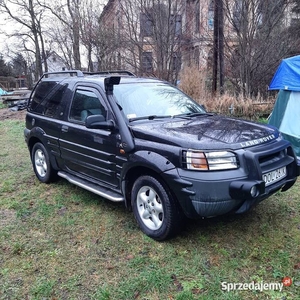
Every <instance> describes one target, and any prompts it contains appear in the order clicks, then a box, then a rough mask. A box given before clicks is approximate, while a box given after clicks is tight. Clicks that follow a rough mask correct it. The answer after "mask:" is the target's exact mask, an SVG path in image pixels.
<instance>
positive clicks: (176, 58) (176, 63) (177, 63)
mask: <svg viewBox="0 0 300 300" xmlns="http://www.w3.org/2000/svg"><path fill="white" fill-rule="evenodd" d="M172 66H173V71H176V72H178V71H180V69H181V54H180V53H174V55H173V61H172Z"/></svg>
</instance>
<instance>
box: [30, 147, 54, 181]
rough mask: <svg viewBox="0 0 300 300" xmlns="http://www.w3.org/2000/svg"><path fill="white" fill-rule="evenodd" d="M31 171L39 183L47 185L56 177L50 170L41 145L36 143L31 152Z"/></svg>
mask: <svg viewBox="0 0 300 300" xmlns="http://www.w3.org/2000/svg"><path fill="white" fill-rule="evenodd" d="M31 160H32V165H33V170H34V172H35V175H36V176H37V178H38V179H39V181H41V182H44V183H49V182H51V181H53V180H54V178H55V177H56V171H55V170H54V169H53V168H52V166H51V163H50V159H49V154H48V152H47V150H46V148H45V147H44V145H43V144H42V143H36V144H35V145H34V146H33V148H32V151H31Z"/></svg>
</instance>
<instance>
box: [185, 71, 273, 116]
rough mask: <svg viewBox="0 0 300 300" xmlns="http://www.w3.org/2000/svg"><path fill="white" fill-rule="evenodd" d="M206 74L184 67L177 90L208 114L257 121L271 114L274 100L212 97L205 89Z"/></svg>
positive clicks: (225, 94) (231, 96) (227, 95)
mask: <svg viewBox="0 0 300 300" xmlns="http://www.w3.org/2000/svg"><path fill="white" fill-rule="evenodd" d="M207 78H208V76H207V72H205V71H199V70H198V69H197V68H196V67H186V68H185V69H183V71H182V72H181V73H180V84H179V88H180V89H182V90H183V91H184V92H185V93H186V94H188V95H189V96H191V97H192V98H193V99H195V100H196V101H197V102H198V103H200V104H202V105H204V106H205V108H206V110H207V111H209V112H215V113H219V114H222V115H231V116H234V117H242V118H247V119H252V120H257V119H259V118H261V117H267V116H269V115H270V113H271V112H272V109H273V107H274V103H275V98H269V99H262V98H261V97H260V96H258V97H257V98H256V99H252V98H244V97H240V96H233V95H230V94H229V93H224V94H223V95H216V96H215V97H213V96H212V94H211V93H210V91H209V90H208V89H207V84H206V83H207V82H208V80H207Z"/></svg>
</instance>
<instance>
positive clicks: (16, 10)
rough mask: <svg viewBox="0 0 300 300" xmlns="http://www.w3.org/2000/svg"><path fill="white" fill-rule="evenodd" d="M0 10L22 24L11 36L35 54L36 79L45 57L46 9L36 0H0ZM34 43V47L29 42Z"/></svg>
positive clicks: (41, 70) (10, 18)
mask: <svg viewBox="0 0 300 300" xmlns="http://www.w3.org/2000/svg"><path fill="white" fill-rule="evenodd" d="M0 12H1V13H2V15H3V16H6V18H7V20H10V21H13V22H14V23H15V24H17V27H18V25H19V26H20V30H15V31H13V32H12V33H11V34H9V36H10V37H17V38H19V39H20V40H21V41H23V46H25V47H26V48H25V49H30V50H31V51H32V52H33V53H34V55H35V70H34V75H35V80H37V79H38V78H39V77H40V76H41V74H42V73H43V68H42V57H45V49H44V39H43V34H42V19H43V14H44V10H43V9H42V8H41V7H40V6H39V5H37V2H36V1H35V0H10V1H6V0H3V1H2V2H0ZM30 43H32V45H33V47H31V46H30V45H29V44H30Z"/></svg>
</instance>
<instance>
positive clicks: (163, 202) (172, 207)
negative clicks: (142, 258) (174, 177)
mask: <svg viewBox="0 0 300 300" xmlns="http://www.w3.org/2000/svg"><path fill="white" fill-rule="evenodd" d="M131 201H132V203H131V204H132V210H133V213H134V216H135V219H136V221H137V223H138V225H139V227H140V228H141V230H142V231H143V232H144V233H145V234H146V235H147V236H149V237H151V238H153V239H155V240H157V241H163V240H167V239H169V238H171V237H173V236H174V235H176V234H177V233H178V231H179V230H180V223H181V222H180V215H181V213H180V211H179V209H178V207H177V205H176V203H175V201H174V199H173V197H172V195H171V193H170V192H169V191H168V189H167V188H166V187H164V185H163V184H162V183H161V182H160V181H159V180H157V179H156V178H154V177H152V176H141V177H139V178H138V179H137V180H136V181H135V183H134V184H133V188H132V192H131Z"/></svg>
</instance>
